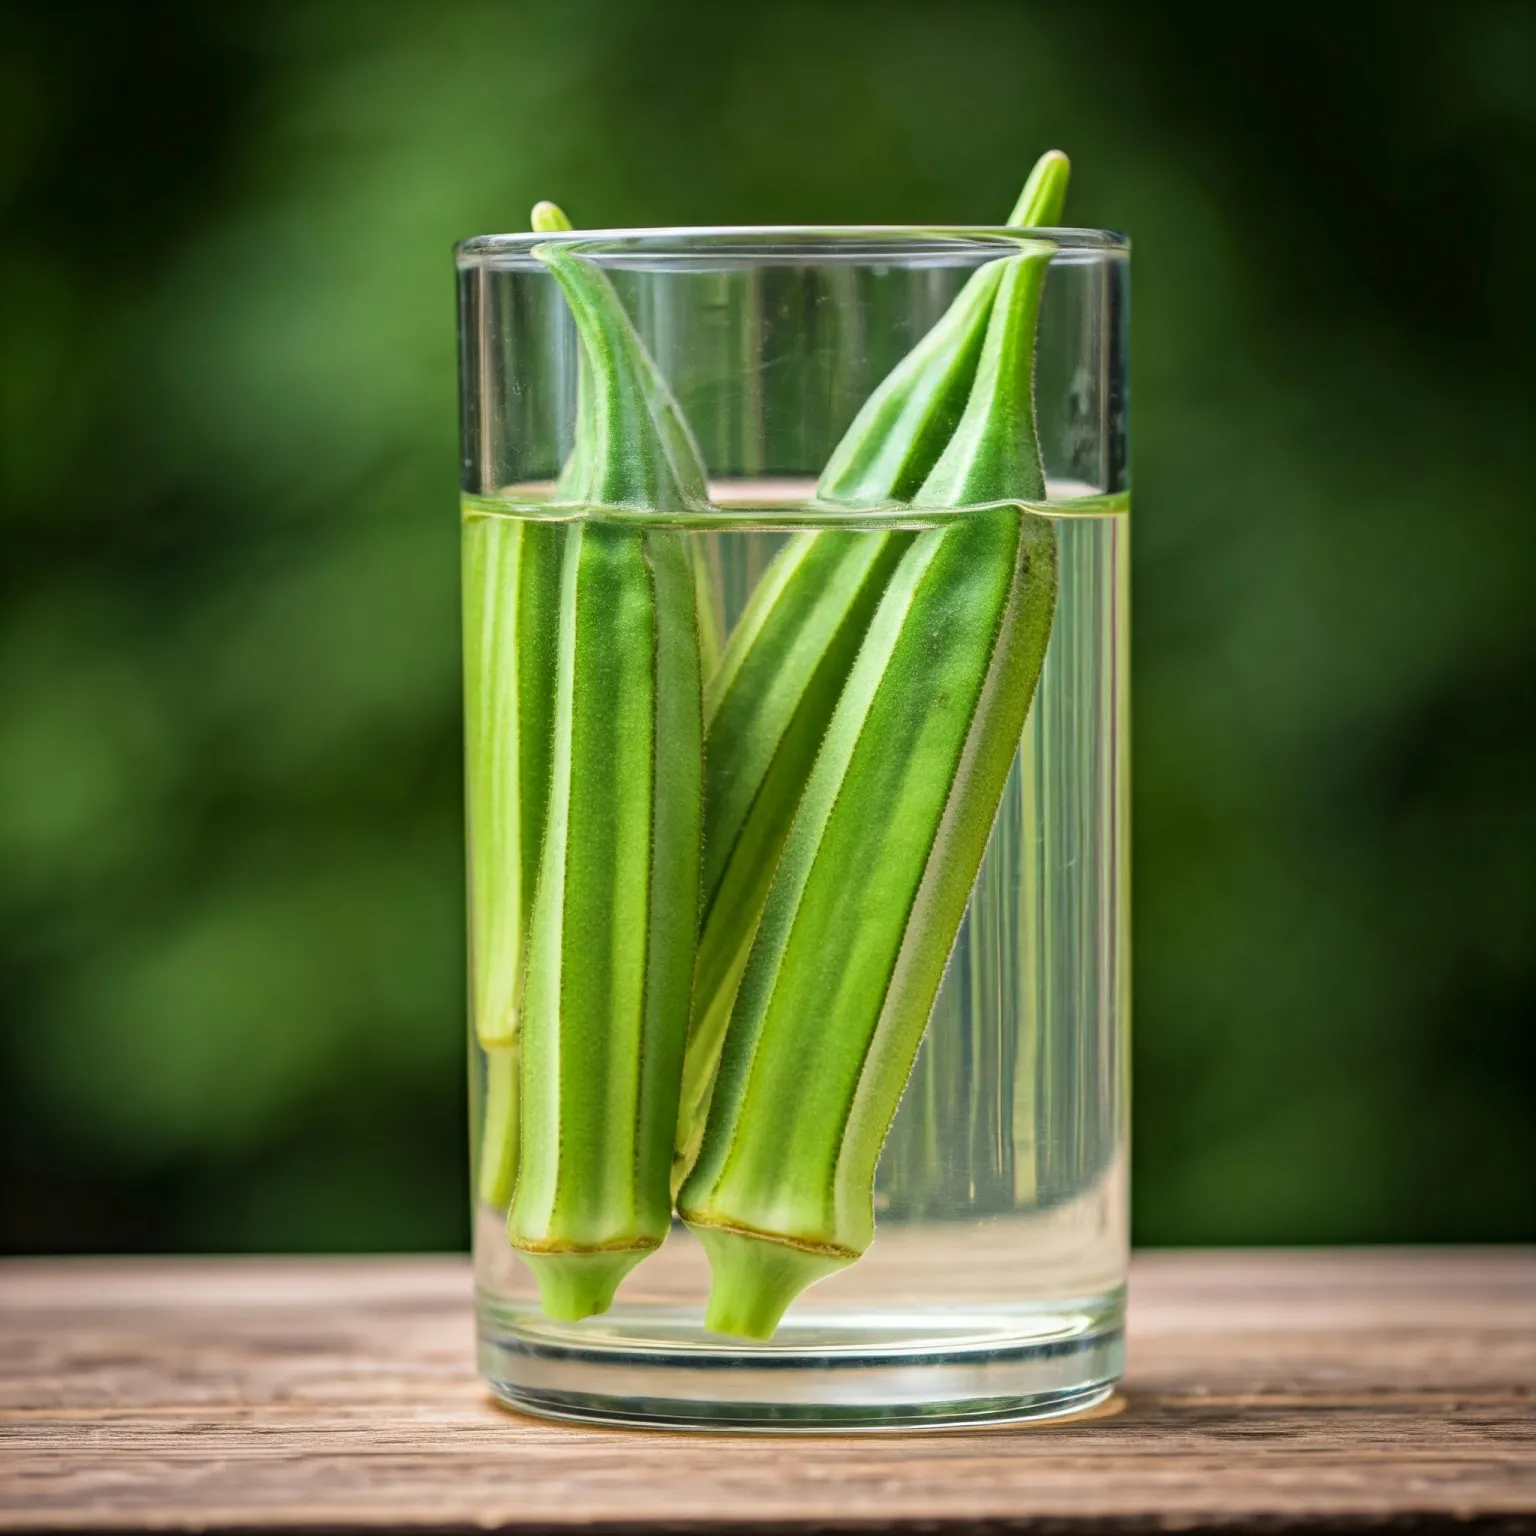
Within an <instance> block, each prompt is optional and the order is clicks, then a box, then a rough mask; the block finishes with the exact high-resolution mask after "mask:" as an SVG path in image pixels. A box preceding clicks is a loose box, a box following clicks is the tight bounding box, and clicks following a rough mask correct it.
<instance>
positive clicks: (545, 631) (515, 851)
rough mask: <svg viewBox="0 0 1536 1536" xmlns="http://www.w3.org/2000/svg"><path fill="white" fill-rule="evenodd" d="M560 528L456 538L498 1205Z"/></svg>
mask: <svg viewBox="0 0 1536 1536" xmlns="http://www.w3.org/2000/svg"><path fill="white" fill-rule="evenodd" d="M560 539H561V531H560V529H559V527H558V526H557V525H555V524H539V523H536V522H532V521H525V520H520V519H514V518H504V517H487V516H472V517H470V518H469V519H467V520H466V522H465V525H464V533H463V592H464V738H465V741H464V745H465V820H466V833H467V845H468V848H469V850H470V856H469V887H470V900H469V940H470V993H471V996H470V1007H471V1015H472V1017H473V1019H474V1026H475V1037H476V1039H477V1041H478V1042H479V1044H480V1046H481V1048H482V1049H483V1050H484V1051H485V1052H486V1055H487V1070H486V1100H485V1108H484V1112H483V1114H482V1117H481V1139H480V1145H479V1150H478V1175H477V1179H478V1187H479V1193H480V1198H481V1199H483V1200H485V1201H486V1202H487V1203H489V1204H491V1205H494V1206H496V1207H497V1208H498V1209H500V1208H504V1207H505V1206H506V1203H507V1201H508V1199H509V1198H510V1196H511V1193H512V1180H513V1177H514V1175H515V1170H516V1154H517V1095H516V1089H517V1063H516V1053H517V1049H518V1046H517V1041H518V1021H519V1016H520V1012H521V1006H522V980H523V968H524V960H525V944H526V940H527V932H528V923H529V917H530V914H531V910H532V906H533V891H534V884H535V880H536V877H537V871H538V859H539V842H540V839H541V838H542V836H543V830H544V817H545V812H546V810H547V807H548V803H549V744H550V726H551V720H552V708H553V705H552V700H553V694H554V675H555V652H554V637H555V622H556V612H557V608H558V602H559V590H560Z"/></svg>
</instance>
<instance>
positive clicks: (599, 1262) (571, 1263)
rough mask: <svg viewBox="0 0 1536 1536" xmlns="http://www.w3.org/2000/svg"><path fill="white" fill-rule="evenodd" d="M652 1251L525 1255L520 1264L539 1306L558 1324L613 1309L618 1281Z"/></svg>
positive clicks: (523, 1254) (624, 1250)
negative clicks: (525, 1268)
mask: <svg viewBox="0 0 1536 1536" xmlns="http://www.w3.org/2000/svg"><path fill="white" fill-rule="evenodd" d="M651 1251H652V1249H651V1248H622V1249H615V1250H613V1251H612V1252H599V1253H528V1252H527V1251H523V1252H522V1254H521V1257H522V1260H523V1262H524V1263H525V1264H527V1266H528V1268H529V1269H530V1270H532V1271H533V1278H534V1279H535V1280H536V1281H537V1282H538V1286H539V1306H540V1307H541V1308H542V1309H543V1312H544V1315H545V1317H547V1318H550V1319H551V1320H552V1321H554V1322H557V1323H577V1322H580V1321H581V1319H582V1318H584V1317H596V1316H597V1314H598V1313H599V1312H606V1311H607V1310H608V1308H609V1307H611V1306H612V1305H613V1293H614V1292H615V1291H616V1290H618V1288H619V1281H621V1280H622V1279H623V1278H624V1276H625V1275H627V1274H628V1273H629V1272H630V1270H632V1269H633V1268H634V1267H635V1265H636V1264H638V1263H639V1262H640V1260H641V1259H643V1258H645V1256H646V1255H647V1254H649V1253H650V1252H651Z"/></svg>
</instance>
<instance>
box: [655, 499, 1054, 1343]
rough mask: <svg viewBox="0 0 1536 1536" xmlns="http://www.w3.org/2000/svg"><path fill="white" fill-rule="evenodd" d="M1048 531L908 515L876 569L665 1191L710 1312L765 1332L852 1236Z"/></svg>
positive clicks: (1039, 599)
mask: <svg viewBox="0 0 1536 1536" xmlns="http://www.w3.org/2000/svg"><path fill="white" fill-rule="evenodd" d="M1055 551H1056V545H1055V537H1054V531H1053V530H1052V528H1051V526H1050V524H1049V523H1048V522H1047V521H1046V520H1045V519H1043V518H1041V517H1038V516H1036V515H1035V514H1033V513H1029V512H1026V511H1024V510H1023V509H1021V508H1018V507H1012V506H1003V507H998V508H994V509H992V510H989V511H984V512H975V513H970V514H967V515H965V516H964V517H962V518H960V519H958V520H957V521H955V522H954V523H952V524H950V525H949V526H946V527H942V528H935V529H931V530H929V531H927V532H925V533H922V534H920V535H919V536H918V537H917V539H916V541H915V542H914V544H913V546H912V548H911V549H910V550H909V551H908V552H907V554H906V555H905V556H904V558H903V560H902V562H901V565H900V566H899V567H898V568H897V571H896V573H895V575H894V576H893V577H892V579H891V582H890V585H889V586H888V587H887V589H886V592H885V595H884V597H883V599H882V601H881V604H880V607H879V610H878V611H877V613H876V615H875V618H874V621H873V623H872V624H871V626H870V631H869V635H868V638H867V640H866V642H865V645H864V648H863V649H862V651H861V652H860V654H859V658H858V661H857V662H856V663H855V665H854V669H853V672H852V675H851V676H850V677H849V680H848V685H847V688H846V689H845V691H844V694H843V698H842V700H841V702H840V703H839V705H838V708H837V712H836V714H835V715H834V717H833V720H832V724H831V727H830V729H829V731H828V735H827V740H826V743H825V744H824V746H823V749H822V752H821V755H820V757H819V758H818V759H817V762H816V767H815V769H814V771H813V773H812V776H811V779H810V782H809V784H808V785H807V787H806V791H805V796H804V798H803V799H802V801H801V804H800V808H799V812H798V814H797V815H796V818H795V823H794V826H793V828H792V830H791V832H790V835H789V838H788V841H787V842H786V844H785V848H784V854H783V858H782V860H781V862H780V865H779V868H778V871H777V873H776V875H775V878H774V882H773V887H772V890H771V891H770V893H769V896H768V901H767V905H766V907H765V910H764V913H763V918H762V921H761V923H760V925H759V927H758V930H757V936H756V939H755V942H754V944H753V947H752V952H751V955H750V957H749V959H748V961H747V966H746V970H745V972H744V974H743V976H742V979H741V985H740V989H739V991H738V993H737V999H736V1008H735V1011H734V1012H733V1014H732V1017H731V1023H730V1029H729V1032H728V1034H727V1037H726V1041H725V1048H724V1052H723V1055H722V1058H721V1062H720V1068H719V1072H718V1075H717V1078H716V1082H715V1089H714V1096H713V1100H712V1105H711V1110H710V1116H709V1122H708V1126H707V1129H706V1131H705V1135H704V1143H703V1147H702V1150H701V1152H700V1154H699V1158H698V1161H697V1163H696V1164H695V1165H694V1169H693V1172H692V1174H691V1175H690V1177H689V1178H688V1180H687V1182H686V1183H685V1184H684V1186H683V1189H682V1192H681V1195H680V1197H679V1202H678V1204H679V1210H680V1212H681V1214H682V1216H683V1217H684V1219H685V1220H686V1221H687V1222H688V1223H689V1225H690V1226H692V1227H694V1228H695V1229H696V1230H697V1231H698V1232H699V1235H700V1237H701V1238H703V1239H704V1241H705V1242H706V1245H707V1246H708V1247H709V1249H710V1257H711V1263H712V1266H713V1268H714V1286H713V1288H712V1290H711V1293H710V1304H709V1313H708V1316H707V1319H706V1320H707V1324H708V1326H709V1327H711V1328H715V1329H718V1330H720V1331H723V1332H729V1333H740V1334H744V1335H745V1336H747V1337H754V1338H766V1337H768V1336H770V1335H771V1333H772V1331H773V1329H774V1328H775V1327H776V1326H777V1324H778V1320H779V1317H780V1316H781V1315H782V1313H783V1310H784V1308H785V1307H786V1306H787V1305H788V1304H789V1302H790V1301H791V1300H793V1298H794V1296H795V1295H796V1294H798V1292H799V1291H800V1290H801V1289H802V1288H803V1287H804V1285H806V1284H808V1283H809V1282H810V1281H811V1280H813V1279H816V1278H819V1277H820V1276H821V1275H822V1274H825V1273H827V1272H828V1271H829V1269H831V1268H835V1267H837V1266H839V1265H840V1264H844V1263H848V1262H851V1261H852V1260H853V1259H855V1258H857V1257H858V1256H859V1254H861V1253H862V1252H863V1251H864V1249H865V1248H866V1247H867V1246H868V1244H869V1241H870V1239H871V1237H872V1236H873V1232H874V1218H873V1207H872V1189H873V1181H874V1170H875V1163H876V1161H877V1159H878V1157H879V1152H880V1148H881V1146H882V1145H883V1144H884V1140H885V1135H886V1132H887V1131H888V1129H889V1127H890V1122H891V1119H892V1117H893V1116H894V1115H895V1111H896V1105H897V1103H898V1101H899V1099H900V1096H901V1091H902V1088H903V1087H904V1086H905V1084H906V1080H907V1077H908V1075H909V1074H910V1072H911V1068H912V1062H913V1059H914V1058H915V1056H916V1053H917V1048H918V1045H919V1043H920V1042H921V1039H922V1034H923V1030H924V1028H925V1027H926V1025H927V1021H928V1015H929V1012H930V1011H931V1009H932V1006H933V999H934V996H935V994H936V993H937V991H938V986H939V982H940V980H941V978H942V976H943V971H944V966H945V963H946V962H947V960H948V957H949V952H950V949H951V947H952V946H953V944H954V938H955V933H956V931H957V930H958V928H959V924H960V919H961V916H962V915H963V913H964V911H965V904H966V902H967V901H968V900H969V899H970V892H971V886H972V884H973V883H974V881H975V878H976V870H977V868H978V866H979V865H980V862H981V855H982V851H983V849H984V848H985V846H986V840H987V837H988V835H989V833H990V831H991V825H992V819H993V816H994V814H995V812H996V808H997V802H998V799H999V798H1000V796H1001V794H1002V788H1003V783H1004V780H1005V779H1006V777H1007V773H1008V767H1009V764H1010V763H1011V762H1012V759H1013V755H1014V753H1015V751H1016V750H1017V748H1018V743H1019V737H1020V734H1021V733H1022V730H1023V724H1024V716H1025V713H1026V712H1027V710H1028V706H1029V701H1030V698H1031V696H1032V694H1033V691H1034V684H1035V680H1036V678H1037V677H1038V675H1039V669H1040V663H1041V659H1042V657H1043V655H1044V650H1045V643H1046V639H1047V637H1048V635H1049V630H1050V621H1051V615H1052V612H1053V610H1054V606H1055V596H1056V561H1055ZM728 1239H747V1240H749V1241H746V1242H739V1243H738V1242H734V1241H728ZM768 1245H771V1247H772V1249H773V1250H774V1251H772V1252H765V1251H764V1250H765V1247H767V1246H768Z"/></svg>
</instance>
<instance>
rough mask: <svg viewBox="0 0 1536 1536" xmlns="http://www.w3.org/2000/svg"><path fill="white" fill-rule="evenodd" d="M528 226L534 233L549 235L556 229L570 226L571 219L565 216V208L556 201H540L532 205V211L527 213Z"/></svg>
mask: <svg viewBox="0 0 1536 1536" xmlns="http://www.w3.org/2000/svg"><path fill="white" fill-rule="evenodd" d="M528 223H529V226H530V227H531V228H532V229H533V231H534V233H535V234H539V235H550V234H554V233H555V232H556V231H557V230H562V229H569V228H571V221H570V220H569V219H568V218H566V216H565V210H564V209H563V208H561V207H560V206H559V204H557V203H551V202H547V201H546V202H541V203H535V204H534V205H533V212H532V213H531V214H529V215H528Z"/></svg>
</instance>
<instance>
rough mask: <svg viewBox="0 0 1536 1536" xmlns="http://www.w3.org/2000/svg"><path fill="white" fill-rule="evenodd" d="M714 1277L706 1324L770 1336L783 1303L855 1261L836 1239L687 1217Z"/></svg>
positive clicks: (738, 1333)
mask: <svg viewBox="0 0 1536 1536" xmlns="http://www.w3.org/2000/svg"><path fill="white" fill-rule="evenodd" d="M689 1226H691V1227H692V1228H693V1230H694V1232H695V1233H696V1234H697V1235H698V1238H699V1241H700V1242H701V1243H703V1245H704V1253H705V1255H706V1257H707V1258H708V1259H709V1271H710V1275H711V1277H712V1279H711V1283H710V1287H709V1306H708V1307H707V1308H706V1309H705V1312H704V1326H705V1327H706V1328H708V1329H709V1330H710V1332H711V1333H729V1334H734V1335H735V1336H736V1337H737V1338H740V1339H771V1338H772V1337H773V1333H774V1329H776V1328H777V1327H778V1326H779V1319H780V1318H782V1317H783V1316H784V1312H785V1309H786V1308H787V1307H788V1306H789V1304H790V1302H792V1301H793V1300H794V1299H795V1297H797V1296H798V1295H799V1294H800V1293H801V1291H803V1290H804V1289H805V1288H806V1286H808V1285H811V1284H813V1283H814V1282H815V1281H817V1280H823V1279H825V1278H826V1277H827V1276H828V1275H830V1274H834V1273H835V1272H836V1271H837V1270H840V1269H842V1268H844V1267H845V1266H846V1265H849V1264H851V1263H853V1261H854V1260H855V1259H856V1258H858V1254H857V1253H855V1252H854V1251H853V1250H852V1249H850V1248H840V1247H837V1246H836V1245H834V1244H832V1243H797V1242H794V1241H787V1240H785V1239H784V1238H782V1237H778V1236H776V1235H774V1234H771V1233H764V1232H750V1231H746V1230H739V1229H737V1228H734V1227H716V1226H711V1225H709V1223H708V1222H704V1221H698V1220H691V1221H690V1222H689Z"/></svg>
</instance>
